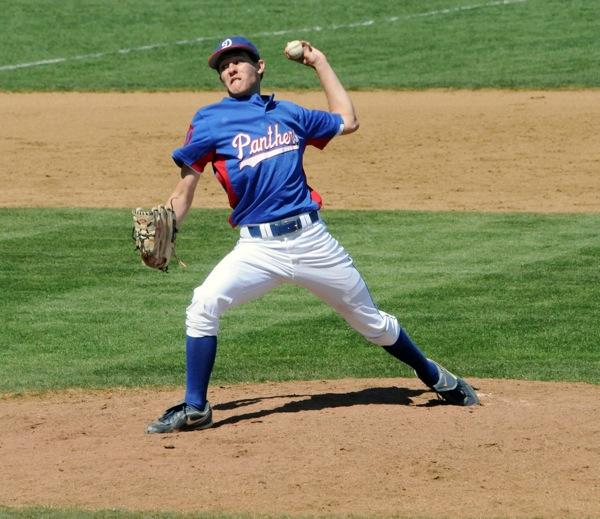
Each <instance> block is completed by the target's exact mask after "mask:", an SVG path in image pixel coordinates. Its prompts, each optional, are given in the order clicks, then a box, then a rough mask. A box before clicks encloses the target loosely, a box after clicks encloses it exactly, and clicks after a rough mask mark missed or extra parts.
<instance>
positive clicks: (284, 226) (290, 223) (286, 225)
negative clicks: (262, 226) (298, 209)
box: [271, 218, 302, 236]
mask: <svg viewBox="0 0 600 519" xmlns="http://www.w3.org/2000/svg"><path fill="white" fill-rule="evenodd" d="M299 229H302V222H301V221H300V218H293V219H292V218H290V219H285V220H282V221H281V222H277V223H275V224H271V232H272V233H273V236H283V235H284V234H289V233H291V232H296V231H297V230H299Z"/></svg>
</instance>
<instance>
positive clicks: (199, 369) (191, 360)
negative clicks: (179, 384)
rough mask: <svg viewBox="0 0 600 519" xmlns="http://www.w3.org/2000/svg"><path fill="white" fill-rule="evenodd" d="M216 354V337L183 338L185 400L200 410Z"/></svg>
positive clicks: (204, 400)
mask: <svg viewBox="0 0 600 519" xmlns="http://www.w3.org/2000/svg"><path fill="white" fill-rule="evenodd" d="M216 356H217V338H216V337H215V336H210V337H190V336H189V335H188V336H187V337H186V340H185V357H186V391H185V402H186V403H187V404H190V405H193V406H194V407H196V408H198V409H200V410H202V409H204V406H205V405H206V392H207V391H208V382H209V380H210V374H211V373H212V369H213V366H214V364H215V357H216Z"/></svg>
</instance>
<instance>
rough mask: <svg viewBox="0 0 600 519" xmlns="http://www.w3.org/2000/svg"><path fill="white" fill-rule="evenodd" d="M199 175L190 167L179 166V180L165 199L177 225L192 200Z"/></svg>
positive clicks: (179, 223) (184, 215) (185, 213)
mask: <svg viewBox="0 0 600 519" xmlns="http://www.w3.org/2000/svg"><path fill="white" fill-rule="evenodd" d="M199 179H200V175H199V174H198V173H196V172H195V171H193V170H191V169H190V168H188V167H186V166H184V167H183V168H181V180H180V181H179V182H178V183H177V186H175V190H174V191H173V193H172V194H171V196H170V197H169V199H168V200H167V207H172V208H173V211H175V216H176V218H177V225H178V226H179V225H181V222H183V220H184V219H185V217H186V215H187V213H188V211H189V209H190V207H191V206H192V201H193V200H194V192H195V191H196V186H197V185H198V180H199Z"/></svg>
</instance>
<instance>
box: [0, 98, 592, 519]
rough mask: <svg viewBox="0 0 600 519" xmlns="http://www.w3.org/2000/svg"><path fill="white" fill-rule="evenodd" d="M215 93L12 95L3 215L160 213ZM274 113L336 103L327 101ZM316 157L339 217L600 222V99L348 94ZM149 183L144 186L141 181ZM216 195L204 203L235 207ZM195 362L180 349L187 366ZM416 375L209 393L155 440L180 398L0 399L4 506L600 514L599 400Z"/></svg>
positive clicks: (525, 385) (2, 152)
mask: <svg viewBox="0 0 600 519" xmlns="http://www.w3.org/2000/svg"><path fill="white" fill-rule="evenodd" d="M220 97H221V95H220V94H216V93H215V94H205V93H178V94H0V114H1V115H2V125H0V180H1V181H2V186H3V187H2V190H1V191H0V206H3V207H19V206H56V207H69V206H87V207H135V206H138V205H152V204H155V203H159V202H162V201H164V199H165V198H166V196H167V195H168V194H169V192H170V190H171V189H172V187H173V185H174V183H175V182H176V179H177V170H176V168H175V167H174V165H173V164H172V162H171V160H170V158H169V156H170V151H171V150H172V149H173V148H174V147H176V146H178V145H179V143H180V142H181V139H182V137H183V134H184V133H185V130H186V128H187V124H188V122H189V118H190V116H191V115H192V113H193V111H194V110H195V108H196V107H197V106H198V105H201V104H204V103H206V102H210V101H213V100H218V99H219V98H220ZM280 97H285V98H289V99H292V100H296V101H299V102H301V103H303V104H305V105H308V106H312V107H318V108H321V107H323V108H324V104H323V99H322V97H321V96H320V95H314V94H310V93H304V94H294V93H286V94H283V95H282V96H280ZM354 99H355V102H356V105H357V109H358V112H359V116H360V119H361V123H362V128H361V130H360V131H359V132H358V133H356V134H354V135H351V136H348V137H344V138H341V139H337V140H334V141H333V142H332V143H331V144H330V146H329V147H328V148H327V150H326V151H325V152H318V151H316V150H314V151H312V150H311V151H310V153H309V154H308V156H307V158H306V161H305V166H306V170H307V173H308V177H309V181H310V183H311V185H313V187H315V188H316V189H317V190H318V191H319V192H320V193H321V194H322V195H323V197H324V199H325V204H326V208H355V209H369V208H379V209H424V210H461V211H462V210H467V211H468V210H477V211H481V210H483V211H540V212H598V211H599V210H600V197H599V196H598V193H599V192H600V175H598V168H599V166H600V146H599V145H598V135H600V92H593V91H583V92H491V91H490V92H486V91H478V92H441V91H434V92H420V93H392V92H376V93H372V92H371V93H366V92H361V93H356V94H355V95H354ZM144 184H147V187H144ZM225 204H226V196H225V195H224V194H223V193H222V191H221V188H220V186H218V185H217V182H216V181H214V180H213V179H211V178H209V175H207V178H206V179H205V180H204V181H203V182H202V183H201V185H200V191H199V196H197V198H196V201H195V206H197V207H202V206H208V207H224V206H225ZM182 354H183V353H182ZM472 382H473V383H474V385H475V386H476V387H477V388H478V389H479V393H480V396H481V399H482V403H483V405H482V406H481V407H477V408H468V409H463V408H454V407H449V406H444V405H438V403H437V401H436V400H435V397H434V395H433V394H432V393H431V392H429V391H426V390H425V388H423V387H422V386H421V385H420V384H419V382H418V381H417V380H416V379H410V380H409V379H400V378H399V379H376V380H338V381H316V382H294V383H283V384H256V385H249V384H244V385H237V386H227V387H223V386H221V387H218V386H216V387H212V388H211V391H210V399H211V401H212V402H213V404H214V407H215V423H216V425H215V427H214V428H213V429H211V430H207V431H203V432H196V433H185V434H175V435H153V436H148V435H145V434H144V433H143V431H144V426H145V424H146V423H147V422H148V421H149V420H150V419H153V418H155V417H156V416H157V415H158V414H159V413H160V412H161V411H162V410H163V409H164V408H165V407H166V406H168V405H170V404H172V403H174V402H175V401H177V400H178V399H179V398H180V397H181V394H182V388H176V389H172V390H162V391H155V392H148V391H141V390H131V391H124V390H123V391H122V390H114V391H106V392H82V391H67V392H61V393H54V394H49V395H44V396H39V395H37V396H36V395H24V396H10V395H5V396H3V397H2V396H0V417H1V420H2V423H3V431H2V433H1V434H0V456H1V459H2V467H3V470H1V471H0V504H4V505H8V506H22V505H41V504H44V505H52V506H59V507H62V506H77V507H83V508H90V509H98V508H123V509H130V510H174V511H207V512H218V511H226V512H242V513H249V514H253V513H261V514H299V515H327V516H331V515H336V514H343V515H349V514H354V515H385V516H390V515H396V516H401V517H415V518H416V517H432V518H433V517H435V518H437V517H440V518H441V517H444V518H457V519H458V518H479V517H518V518H532V517H548V518H564V517H573V518H590V517H600V504H599V500H598V498H597V496H598V495H599V494H600V421H599V420H598V416H600V386H597V385H588V384H566V383H542V382H526V381H505V380H488V379H472Z"/></svg>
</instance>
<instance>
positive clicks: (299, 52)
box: [285, 40, 304, 61]
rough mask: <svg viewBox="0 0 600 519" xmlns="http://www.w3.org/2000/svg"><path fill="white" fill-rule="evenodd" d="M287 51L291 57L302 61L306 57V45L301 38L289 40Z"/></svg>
mask: <svg viewBox="0 0 600 519" xmlns="http://www.w3.org/2000/svg"><path fill="white" fill-rule="evenodd" d="M285 53H286V54H287V55H288V56H289V58H290V59H293V60H296V61H302V59H303V58H304V47H303V46H302V42H301V41H300V40H294V41H290V42H288V44H287V45H286V46H285Z"/></svg>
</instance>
